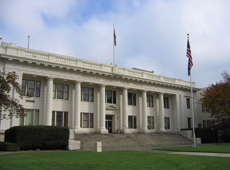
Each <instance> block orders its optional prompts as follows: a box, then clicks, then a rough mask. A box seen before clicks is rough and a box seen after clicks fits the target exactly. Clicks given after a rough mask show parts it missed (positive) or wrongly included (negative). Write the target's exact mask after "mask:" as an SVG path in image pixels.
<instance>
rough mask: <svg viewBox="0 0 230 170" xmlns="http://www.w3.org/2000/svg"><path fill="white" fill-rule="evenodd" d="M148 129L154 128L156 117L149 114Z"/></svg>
mask: <svg viewBox="0 0 230 170" xmlns="http://www.w3.org/2000/svg"><path fill="white" fill-rule="evenodd" d="M148 129H154V117H153V116H148Z"/></svg>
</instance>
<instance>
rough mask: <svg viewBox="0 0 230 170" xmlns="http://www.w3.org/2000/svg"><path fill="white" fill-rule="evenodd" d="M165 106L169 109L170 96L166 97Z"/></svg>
mask: <svg viewBox="0 0 230 170" xmlns="http://www.w3.org/2000/svg"><path fill="white" fill-rule="evenodd" d="M164 108H166V109H169V98H168V97H164Z"/></svg>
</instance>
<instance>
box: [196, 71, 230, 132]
mask: <svg viewBox="0 0 230 170" xmlns="http://www.w3.org/2000/svg"><path fill="white" fill-rule="evenodd" d="M222 76H223V78H224V80H222V81H220V82H217V83H216V84H212V85H211V86H210V87H208V88H207V89H206V90H204V92H203V93H201V96H202V98H201V99H200V100H199V101H200V103H201V104H202V105H203V106H205V107H206V108H207V109H209V111H210V113H211V117H213V118H215V122H216V125H217V127H219V128H221V129H222V130H224V131H228V129H230V124H229V123H228V121H227V120H228V119H227V118H228V117H229V116H230V75H229V74H228V73H227V72H226V71H225V72H223V73H222ZM226 123H227V124H226Z"/></svg>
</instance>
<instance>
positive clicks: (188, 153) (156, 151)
mask: <svg viewBox="0 0 230 170" xmlns="http://www.w3.org/2000/svg"><path fill="white" fill-rule="evenodd" d="M177 147H178V146H177ZM152 149H153V147H140V148H120V149H109V150H104V152H108V151H139V152H152V153H163V154H179V155H198V156H217V157H230V154H229V153H205V152H173V151H160V150H152ZM79 151H81V150H77V151H68V150H41V151H16V152H15V151H12V152H4V151H0V155H5V154H13V153H35V152H79ZM83 152H84V151H83Z"/></svg>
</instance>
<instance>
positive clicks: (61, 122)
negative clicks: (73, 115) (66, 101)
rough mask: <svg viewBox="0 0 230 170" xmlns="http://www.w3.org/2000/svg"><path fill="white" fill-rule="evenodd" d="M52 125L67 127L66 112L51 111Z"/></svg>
mask: <svg viewBox="0 0 230 170" xmlns="http://www.w3.org/2000/svg"><path fill="white" fill-rule="evenodd" d="M52 126H64V127H68V112H59V111H53V112H52Z"/></svg>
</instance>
